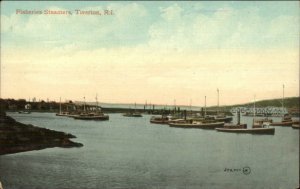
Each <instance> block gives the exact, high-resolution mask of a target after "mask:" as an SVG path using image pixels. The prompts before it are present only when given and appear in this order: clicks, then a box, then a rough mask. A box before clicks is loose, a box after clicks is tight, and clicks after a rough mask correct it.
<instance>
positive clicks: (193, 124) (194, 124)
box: [169, 120, 224, 129]
mask: <svg viewBox="0 0 300 189" xmlns="http://www.w3.org/2000/svg"><path fill="white" fill-rule="evenodd" d="M169 126H170V127H180V128H197V129H215V128H219V127H223V126H224V122H214V121H203V122H198V121H193V120H192V121H182V120H178V121H177V122H176V121H175V122H170V123H169Z"/></svg>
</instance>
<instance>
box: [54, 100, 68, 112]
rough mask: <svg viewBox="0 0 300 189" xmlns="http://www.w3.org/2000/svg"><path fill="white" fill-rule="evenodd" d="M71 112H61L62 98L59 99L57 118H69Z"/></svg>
mask: <svg viewBox="0 0 300 189" xmlns="http://www.w3.org/2000/svg"><path fill="white" fill-rule="evenodd" d="M68 115H69V112H62V111H61V98H59V113H56V116H68Z"/></svg>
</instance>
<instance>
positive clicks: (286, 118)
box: [271, 85, 293, 127]
mask: <svg viewBox="0 0 300 189" xmlns="http://www.w3.org/2000/svg"><path fill="white" fill-rule="evenodd" d="M281 104H282V112H284V85H283V86H282V103H281ZM271 125H272V126H288V127H289V126H292V125H293V120H292V116H291V115H289V114H284V115H283V117H282V120H281V122H274V123H271Z"/></svg>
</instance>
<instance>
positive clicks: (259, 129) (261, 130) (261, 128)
mask: <svg viewBox="0 0 300 189" xmlns="http://www.w3.org/2000/svg"><path fill="white" fill-rule="evenodd" d="M237 116H238V123H237V124H236V125H224V127H223V128H216V130H217V131H219V132H229V133H248V134H274V133H275V128H269V127H268V126H267V125H264V124H261V125H256V126H255V127H252V128H247V124H241V123H240V111H239V112H238V114H237Z"/></svg>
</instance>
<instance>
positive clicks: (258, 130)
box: [216, 128, 275, 134]
mask: <svg viewBox="0 0 300 189" xmlns="http://www.w3.org/2000/svg"><path fill="white" fill-rule="evenodd" d="M216 130H217V131H220V132H230V133H249V134H274V133H275V128H251V129H247V128H246V129H244V128H230V129H228V128H216Z"/></svg>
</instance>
